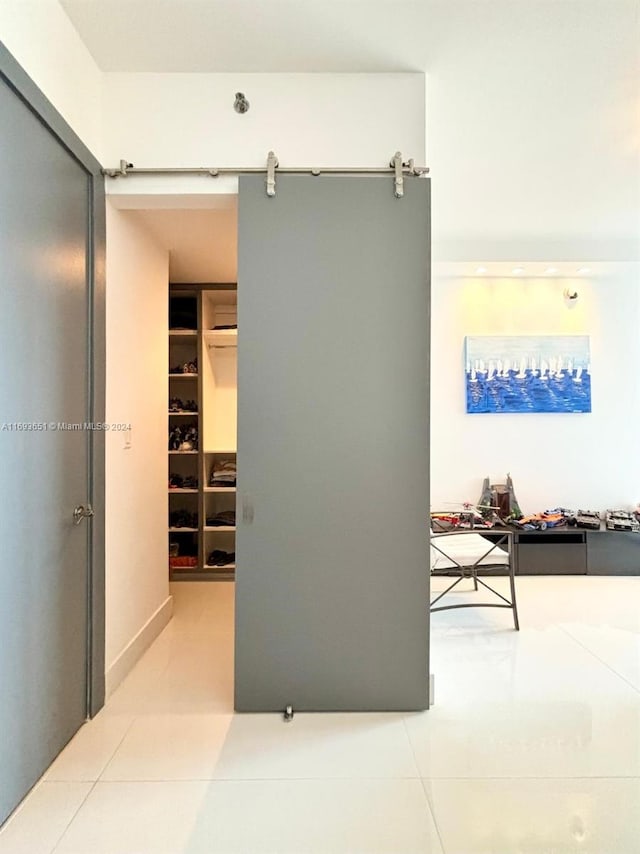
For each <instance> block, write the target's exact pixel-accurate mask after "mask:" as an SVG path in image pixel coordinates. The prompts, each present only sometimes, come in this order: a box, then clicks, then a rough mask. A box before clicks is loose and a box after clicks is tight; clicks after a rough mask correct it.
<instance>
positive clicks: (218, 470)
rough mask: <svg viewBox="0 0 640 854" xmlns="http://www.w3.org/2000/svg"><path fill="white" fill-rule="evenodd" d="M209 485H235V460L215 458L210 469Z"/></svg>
mask: <svg viewBox="0 0 640 854" xmlns="http://www.w3.org/2000/svg"><path fill="white" fill-rule="evenodd" d="M210 485H211V486H235V485H236V461H235V460H216V461H215V462H214V464H213V468H212V470H211V478H210Z"/></svg>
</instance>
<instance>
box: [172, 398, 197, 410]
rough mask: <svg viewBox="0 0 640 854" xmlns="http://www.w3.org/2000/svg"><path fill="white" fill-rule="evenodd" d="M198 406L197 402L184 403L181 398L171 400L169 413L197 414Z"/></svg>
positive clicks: (188, 401)
mask: <svg viewBox="0 0 640 854" xmlns="http://www.w3.org/2000/svg"><path fill="white" fill-rule="evenodd" d="M197 411H198V404H197V403H196V402H195V400H187V401H186V403H183V402H182V401H181V400H180V398H179V397H172V398H170V399H169V412H197Z"/></svg>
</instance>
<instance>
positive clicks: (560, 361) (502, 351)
mask: <svg viewBox="0 0 640 854" xmlns="http://www.w3.org/2000/svg"><path fill="white" fill-rule="evenodd" d="M465 375H466V384H467V412H471V413H476V412H591V361H590V357H589V336H588V335H491V336H484V335H483V336H471V335H470V336H467V338H465Z"/></svg>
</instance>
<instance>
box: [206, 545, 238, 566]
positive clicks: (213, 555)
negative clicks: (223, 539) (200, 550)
mask: <svg viewBox="0 0 640 854" xmlns="http://www.w3.org/2000/svg"><path fill="white" fill-rule="evenodd" d="M235 559H236V556H235V553H234V552H224V551H222V549H214V550H213V551H212V552H210V553H209V557H208V558H207V566H229V564H231V563H235Z"/></svg>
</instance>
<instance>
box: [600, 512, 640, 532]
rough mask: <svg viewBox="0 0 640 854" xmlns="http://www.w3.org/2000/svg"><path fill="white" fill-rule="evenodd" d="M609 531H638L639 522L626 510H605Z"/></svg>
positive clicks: (639, 529) (639, 527)
mask: <svg viewBox="0 0 640 854" xmlns="http://www.w3.org/2000/svg"><path fill="white" fill-rule="evenodd" d="M606 521H607V528H608V530H609V531H640V522H638V520H637V519H636V518H635V516H632V515H631V513H627V511H626V510H607V516H606Z"/></svg>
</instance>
